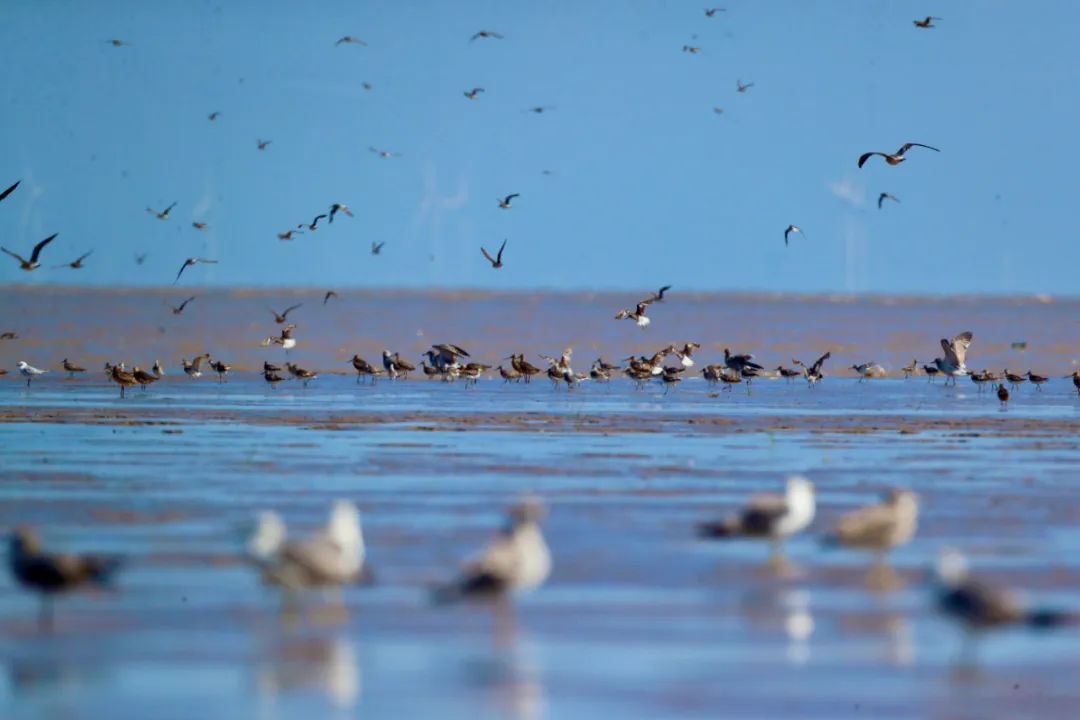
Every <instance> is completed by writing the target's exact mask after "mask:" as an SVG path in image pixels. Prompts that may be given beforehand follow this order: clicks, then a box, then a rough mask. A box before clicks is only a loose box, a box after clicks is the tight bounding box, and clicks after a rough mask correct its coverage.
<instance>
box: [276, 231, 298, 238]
mask: <svg viewBox="0 0 1080 720" xmlns="http://www.w3.org/2000/svg"><path fill="white" fill-rule="evenodd" d="M303 234H304V231H303V230H289V231H287V232H283V233H278V234H277V239H278V240H292V239H293V235H303Z"/></svg>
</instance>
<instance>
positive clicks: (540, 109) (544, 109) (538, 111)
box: [525, 105, 555, 115]
mask: <svg viewBox="0 0 1080 720" xmlns="http://www.w3.org/2000/svg"><path fill="white" fill-rule="evenodd" d="M554 109H555V108H554V107H552V106H551V105H536V106H534V107H531V108H529V109H527V110H526V111H525V112H531V113H536V114H537V115H542V114H543V113H546V112H547V111H548V110H554Z"/></svg>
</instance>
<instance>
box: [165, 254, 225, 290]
mask: <svg viewBox="0 0 1080 720" xmlns="http://www.w3.org/2000/svg"><path fill="white" fill-rule="evenodd" d="M199 263H203V264H206V265H217V260H204V259H203V258H188V259H187V260H185V261H184V264H183V265H181V266H180V272H178V273H176V280H173V285H175V284H176V283H177V281H178V280H179V279H180V276H181V275H183V274H184V271H185V270H187V269H188V268H189V267H191V266H192V265H197V264H199Z"/></svg>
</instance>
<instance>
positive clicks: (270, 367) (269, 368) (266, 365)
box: [263, 360, 281, 372]
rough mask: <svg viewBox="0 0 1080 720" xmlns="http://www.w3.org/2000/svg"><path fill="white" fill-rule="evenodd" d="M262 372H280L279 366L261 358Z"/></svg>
mask: <svg viewBox="0 0 1080 720" xmlns="http://www.w3.org/2000/svg"><path fill="white" fill-rule="evenodd" d="M263 372H281V366H280V365H275V364H274V363H272V362H267V361H266V360H263Z"/></svg>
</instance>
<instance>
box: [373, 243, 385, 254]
mask: <svg viewBox="0 0 1080 720" xmlns="http://www.w3.org/2000/svg"><path fill="white" fill-rule="evenodd" d="M385 244H386V242H385V241H383V242H381V243H377V242H373V243H371V254H372V255H378V254H379V253H381V252H382V249H383V245H385Z"/></svg>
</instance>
